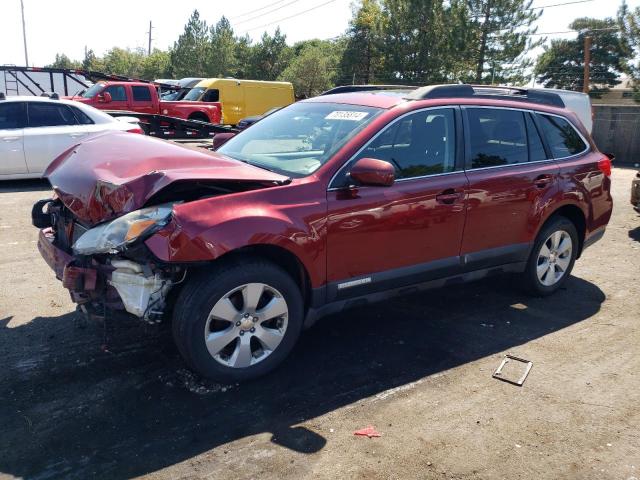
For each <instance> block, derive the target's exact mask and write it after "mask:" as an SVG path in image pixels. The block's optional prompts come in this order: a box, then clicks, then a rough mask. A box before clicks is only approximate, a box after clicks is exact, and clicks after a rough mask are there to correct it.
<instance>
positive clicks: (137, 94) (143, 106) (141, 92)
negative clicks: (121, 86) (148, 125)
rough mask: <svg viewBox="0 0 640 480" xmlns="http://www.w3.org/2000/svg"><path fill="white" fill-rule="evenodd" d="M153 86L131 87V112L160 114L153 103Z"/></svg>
mask: <svg viewBox="0 0 640 480" xmlns="http://www.w3.org/2000/svg"><path fill="white" fill-rule="evenodd" d="M151 89H155V87H154V86H153V85H131V110H133V111H134V112H139V113H158V108H157V107H156V106H155V105H154V103H153V98H154V97H153V95H154V92H152V91H151Z"/></svg>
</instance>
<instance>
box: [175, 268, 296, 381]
mask: <svg viewBox="0 0 640 480" xmlns="http://www.w3.org/2000/svg"><path fill="white" fill-rule="evenodd" d="M214 268H215V271H212V272H207V273H202V274H198V275H197V276H195V277H193V278H191V279H190V280H189V281H188V283H187V284H186V285H185V286H184V288H183V289H182V291H181V292H180V295H179V296H178V299H177V302H176V305H175V308H174V316H173V337H174V340H175V342H176V345H177V347H178V350H179V351H180V353H181V354H182V356H183V357H184V359H185V361H186V362H187V364H188V365H189V366H190V367H191V368H193V369H194V370H196V371H197V372H198V373H200V374H201V375H203V376H205V377H207V378H211V379H213V380H217V381H221V382H241V381H245V380H250V379H253V378H256V377H259V376H262V375H265V374H266V373H268V372H270V371H271V370H273V369H274V368H276V367H277V366H278V365H279V364H280V363H282V361H283V360H284V359H285V358H286V357H287V355H288V354H289V353H290V352H291V350H292V349H293V347H294V345H295V343H296V341H297V340H298V337H299V336H300V331H301V330H302V323H303V302H302V295H301V293H300V289H299V288H298V286H297V285H296V283H295V282H294V281H293V279H292V278H291V277H290V276H289V275H288V274H287V273H286V272H285V271H284V270H282V269H281V268H280V267H278V266H277V265H274V264H272V263H270V262H267V261H264V260H261V259H245V260H240V261H229V262H224V263H221V264H219V265H218V266H216V267H214Z"/></svg>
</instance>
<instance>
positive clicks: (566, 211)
mask: <svg viewBox="0 0 640 480" xmlns="http://www.w3.org/2000/svg"><path fill="white" fill-rule="evenodd" d="M557 217H565V218H566V219H567V220H569V221H571V223H573V225H574V226H575V227H576V231H577V232H578V242H579V243H580V244H579V245H578V254H577V256H576V258H580V255H581V254H582V249H583V247H584V239H585V236H586V233H587V218H586V215H585V213H584V212H583V211H582V209H581V208H580V207H579V206H578V205H575V204H573V203H568V204H565V205H562V206H560V207H558V208H556V209H555V210H553V211H552V212H550V214H549V215H548V216H547V218H546V219H545V221H544V222H542V224H541V225H540V228H539V229H538V232H536V236H537V235H538V234H539V233H540V231H542V229H543V228H544V227H545V225H547V224H548V223H549V222H551V221H553V219H555V218H557Z"/></svg>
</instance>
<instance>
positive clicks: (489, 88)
mask: <svg viewBox="0 0 640 480" xmlns="http://www.w3.org/2000/svg"><path fill="white" fill-rule="evenodd" d="M460 97H462V98H492V99H498V98H499V99H503V100H516V101H522V102H530V103H540V104H543V105H551V106H553V107H560V108H564V107H565V104H564V102H563V101H562V98H561V97H560V95H558V94H557V93H553V92H543V91H540V90H534V89H529V88H523V87H506V86H493V85H469V84H458V85H430V86H428V87H420V88H418V89H416V90H414V91H412V92H411V93H409V95H407V96H406V98H407V99H408V100H429V99H434V98H460Z"/></svg>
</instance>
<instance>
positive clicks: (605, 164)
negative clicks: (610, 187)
mask: <svg viewBox="0 0 640 480" xmlns="http://www.w3.org/2000/svg"><path fill="white" fill-rule="evenodd" d="M598 170H600V171H601V172H602V173H604V174H605V176H607V177H610V176H611V159H610V158H609V157H603V158H602V159H600V160H599V161H598Z"/></svg>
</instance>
